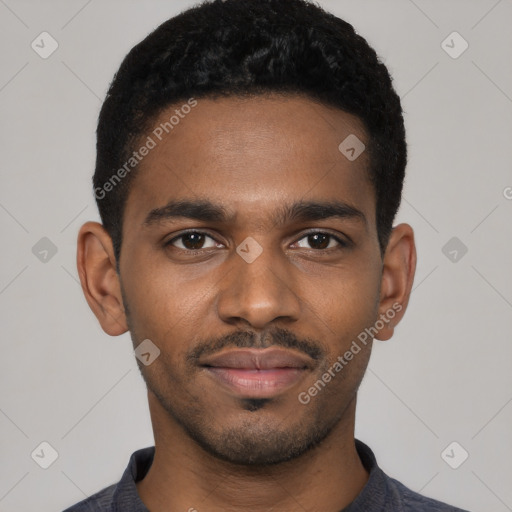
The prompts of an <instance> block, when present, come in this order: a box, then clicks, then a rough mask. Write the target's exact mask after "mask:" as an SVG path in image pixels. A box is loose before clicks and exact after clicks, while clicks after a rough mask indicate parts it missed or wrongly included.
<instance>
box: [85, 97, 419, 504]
mask: <svg viewBox="0 0 512 512" xmlns="http://www.w3.org/2000/svg"><path fill="white" fill-rule="evenodd" d="M174 108H175V106H173V107H169V109H166V111H164V112H162V115H161V118H160V119H159V120H157V121H156V122H155V125H157V124H158V123H159V122H161V121H162V120H166V119H169V117H170V115H172V113H173V110H174ZM350 134H355V135H356V136H357V137H358V138H359V139H360V140H362V141H363V142H365V143H367V136H366V133H365V131H364V128H363V126H362V124H361V123H360V121H359V120H358V119H357V118H355V117H354V116H351V115H349V114H347V113H344V112H342V111H340V110H338V109H334V108H330V107H327V106H324V105H321V104H319V103H316V102H314V101H312V100H311V99H309V98H306V97H301V96H288V97H284V96H279V95H272V96H268V97H254V98H250V99H249V98H245V99H241V98H223V99H217V100H210V99H198V105H197V107H195V109H193V110H192V112H191V113H190V114H188V115H187V116H186V117H185V118H184V119H182V120H181V121H180V123H179V125H177V126H175V128H174V129H173V131H172V132H171V133H170V134H168V135H166V136H165V137H164V138H163V139H162V141H161V142H159V143H158V145H157V146H156V147H155V148H154V149H152V150H151V152H150V153H149V154H148V155H147V156H146V157H145V158H144V160H143V161H142V162H141V164H139V167H138V169H137V175H136V176H135V178H134V181H133V184H132V188H131V191H130V194H129V196H128V200H127V204H126V210H125V217H124V221H123V244H122V248H121V256H120V272H119V274H117V273H116V267H115V258H114V252H113V248H112V243H111V239H110V237H109V236H108V234H107V232H106V231H105V230H104V228H103V227H102V226H101V225H100V224H98V223H94V222H88V223H86V224H85V225H84V226H82V228H81V230H80V233H79V237H78V255H77V262H78V269H79V275H80V279H81V283H82V287H83V291H84V294H85V297H86V299H87V301H88V303H89V305H90V307H91V309H92V310H93V312H94V313H95V315H96V316H97V318H98V320H99V322H100V324H101V326H102V328H103V329H104V331H105V332H106V333H108V334H110V335H112V336H116V335H120V334H122V333H124V332H126V331H127V330H130V333H131V336H132V339H133V343H134V346H137V345H138V344H139V343H140V342H141V341H142V340H144V339H150V340H152V342H153V343H154V344H155V345H157V346H158V348H159V349H160V355H159V357H157V358H156V359H155V360H154V362H153V363H151V364H150V365H148V366H144V365H143V364H142V363H140V362H139V367H140V370H141V373H142V375H143V377H144V379H145V381H146V384H147V386H148V400H149V408H150V413H151V420H152V424H153V431H154V437H155V446H156V454H155V459H154V462H153V465H152V467H151V468H150V470H149V472H148V475H147V476H146V477H145V478H144V480H142V481H140V482H138V483H137V489H138V492H139V494H140V496H141V499H142V500H143V501H144V503H145V504H146V506H147V507H148V508H149V509H150V510H151V511H152V512H159V511H163V510H189V509H191V508H195V509H197V510H198V511H199V512H200V511H201V510H208V511H220V510H237V511H261V512H263V511H267V510H280V511H295V510H299V509H300V510H308V511H318V510H322V511H327V512H328V511H333V512H334V511H339V510H341V509H342V508H343V507H345V506H347V505H348V504H349V503H350V502H352V501H353V500H354V498H355V497H356V496H357V495H358V494H359V492H360V491H361V489H362V488H363V486H364V485H365V483H366V481H367V478H368V475H367V472H366V470H365V469H364V467H363V466H362V464H361V461H360V460H359V457H358V455H357V452H356V450H355V444H354V419H355V407H356V396H357V389H358V386H359V384H360V382H361V380H362V378H363V375H364V372H365V369H366V366H367V363H368V359H369V357H370V351H371V342H370V343H368V344H367V345H366V346H362V349H361V351H360V352H358V353H357V354H356V355H354V357H353V359H352V360H351V361H350V362H349V363H348V364H347V365H346V366H344V367H343V369H342V370H341V371H339V372H337V373H336V376H335V377H334V378H332V379H331V380H330V382H329V383H328V384H327V385H326V386H325V387H323V388H322V390H321V391H319V392H318V393H317V394H316V396H314V397H312V398H311V401H310V402H309V403H308V404H302V403H300V402H299V400H298V396H299V393H300V392H304V391H307V390H308V389H309V388H310V387H311V386H313V384H314V383H315V382H316V381H317V380H318V379H320V378H321V377H322V375H323V374H324V373H325V372H326V371H327V370H328V369H329V368H331V367H332V365H333V364H334V363H335V361H336V359H337V357H338V356H340V355H343V354H344V353H345V352H346V351H347V350H348V349H349V348H350V346H351V343H352V342H353V341H354V340H356V339H357V336H358V334H360V333H361V332H363V331H364V330H365V328H368V327H370V326H373V325H374V324H375V323H376V321H377V320H378V318H379V316H380V315H383V314H386V312H387V311H390V310H391V309H393V304H395V305H396V304H398V305H400V307H401V309H400V311H395V315H394V317H393V319H392V320H391V321H389V322H388V323H385V325H384V327H383V328H382V329H380V331H379V333H378V334H377V335H376V337H377V338H378V339H380V340H387V339H389V338H390V337H391V336H392V334H393V329H394V327H395V326H396V324H397V323H398V322H399V321H400V319H401V318H402V316H403V314H404V312H405V309H406V307H407V303H408V299H409V295H410V292H411V287H412V283H413V277H414V272H415V266H416V253H415V245H414V236H413V231H412V229H411V227H410V226H409V225H407V224H400V225H398V226H395V227H394V229H393V232H392V235H391V237H390V241H389V243H388V246H387V249H386V252H385V254H384V257H382V256H381V254H380V250H379V244H378V237H377V230H376V221H375V194H374V191H373V188H372V185H371V183H370V181H369V176H368V172H367V166H368V159H367V154H366V153H365V152H363V154H362V155H361V156H360V157H359V158H357V159H356V160H354V161H349V160H348V159H347V158H346V157H345V156H344V155H343V154H342V153H341V152H340V151H339V149H338V146H339V144H340V143H341V141H343V140H344V139H345V138H346V137H347V136H348V135H350ZM199 199H201V200H208V201H211V202H212V203H215V204H218V205H221V206H223V207H224V209H225V210H226V212H227V215H228V220H227V221H204V220H196V219H190V218H170V219H162V218H160V219H159V220H157V221H155V222H153V223H151V224H150V225H145V224H144V221H145V219H146V217H147V215H148V214H149V212H150V211H152V210H153V209H156V208H161V207H163V206H165V205H166V204H167V203H168V201H170V200H191V201H197V200H199ZM297 201H315V202H332V201H339V202H343V203H345V204H347V205H350V206H351V207H353V208H355V209H357V210H359V211H360V212H362V214H363V215H364V219H363V218H362V217H360V216H355V217H353V216H349V217H345V218H338V217H332V218H326V219H321V220H304V219H303V220H300V219H299V220H298V219H295V220H286V221H285V222H280V221H279V219H277V218H275V214H276V212H279V211H281V210H282V208H283V206H286V205H291V204H292V203H294V202H297ZM281 220H283V219H281ZM190 229H193V230H196V231H199V232H201V233H204V234H205V235H207V236H206V237H205V238H201V237H199V238H197V235H196V238H195V239H190V238H186V237H185V238H181V239H176V237H177V236H179V235H180V234H183V231H184V230H190ZM311 230H314V231H316V232H318V233H324V234H330V235H333V236H335V237H336V236H337V237H339V238H340V240H342V241H343V242H345V244H344V245H340V244H339V243H338V242H337V241H336V240H335V239H333V238H329V237H328V238H325V237H323V238H321V239H315V238H311V236H308V235H311V233H310V231H311ZM210 237H211V238H210ZM247 237H252V238H253V239H254V240H256V242H257V243H258V244H259V246H260V247H261V249H262V252H261V254H260V255H259V256H258V257H257V258H256V259H255V260H254V261H252V262H251V263H248V262H247V261H245V260H244V259H243V258H242V257H241V256H240V254H239V253H237V251H236V248H237V247H238V246H239V245H240V244H242V242H244V241H245V239H246V238H247ZM171 240H173V242H172V243H171V244H170V245H167V246H166V245H165V244H166V243H167V242H169V241H171ZM191 248H192V249H194V248H196V249H197V250H196V252H194V251H191ZM251 250H252V249H251ZM187 251H188V252H187ZM237 346H238V347H253V348H266V347H271V346H278V347H286V348H287V350H290V351H291V352H293V353H296V354H301V355H302V356H303V357H305V358H307V360H308V367H307V369H305V370H304V371H302V372H301V377H300V378H299V380H298V381H296V382H294V383H293V384H292V385H291V386H289V387H287V388H286V389H284V390H282V391H280V392H278V393H276V394H274V395H272V396H271V397H270V398H268V399H266V400H248V399H246V398H243V397H241V396H239V395H238V394H237V393H236V392H234V391H233V390H230V389H228V388H226V387H225V386H223V385H222V384H221V383H219V381H218V380H217V379H215V378H214V377H212V375H211V372H209V371H208V370H207V369H205V368H204V367H202V366H200V363H201V361H202V359H201V356H200V357H195V356H197V355H198V354H199V355H200V354H203V355H204V354H217V353H222V352H225V351H228V350H230V349H233V348H234V347H237ZM312 356H314V357H312Z"/></svg>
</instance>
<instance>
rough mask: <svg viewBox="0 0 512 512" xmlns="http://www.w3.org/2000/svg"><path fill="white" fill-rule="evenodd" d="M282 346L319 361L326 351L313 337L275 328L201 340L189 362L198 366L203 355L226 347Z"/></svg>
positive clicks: (189, 356)
mask: <svg viewBox="0 0 512 512" xmlns="http://www.w3.org/2000/svg"><path fill="white" fill-rule="evenodd" d="M268 347H282V348H288V349H294V350H297V351H298V352H302V353H304V354H306V355H308V356H309V357H311V359H313V360H315V361H318V360H319V359H321V358H322V357H325V355H326V352H325V350H324V349H323V348H322V345H321V343H319V342H318V341H316V340H313V339H311V338H302V339H299V338H298V337H297V336H295V334H294V333H293V332H292V331H289V330H288V329H283V328H275V329H273V330H272V331H267V332H265V333H261V334H258V333H254V332H251V331H237V332H233V333H230V334H228V335H226V336H221V337H219V338H216V339H213V340H206V341H203V342H199V343H198V344H197V345H196V346H195V347H194V348H193V349H192V350H191V351H190V352H189V353H188V355H187V362H188V363H189V364H190V365H193V366H196V365H197V364H198V361H199V359H200V358H201V357H205V356H209V355H212V354H215V353H216V352H219V351H221V350H222V349H224V348H258V349H263V348H268Z"/></svg>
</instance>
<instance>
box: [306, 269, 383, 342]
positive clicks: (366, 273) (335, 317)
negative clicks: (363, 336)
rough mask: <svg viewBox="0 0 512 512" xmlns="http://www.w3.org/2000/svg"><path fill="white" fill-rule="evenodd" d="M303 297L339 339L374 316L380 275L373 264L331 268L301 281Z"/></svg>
mask: <svg viewBox="0 0 512 512" xmlns="http://www.w3.org/2000/svg"><path fill="white" fill-rule="evenodd" d="M304 283H305V288H304V291H303V293H304V295H303V296H304V298H305V299H306V300H307V302H308V306H309V307H311V308H312V309H313V310H314V313H315V315H316V316H317V317H318V318H319V319H321V320H322V322H323V324H324V325H325V329H326V332H327V334H329V332H330V333H331V334H332V335H333V337H335V338H336V339H338V340H346V339H347V337H349V336H353V335H357V333H358V332H360V331H361V330H363V329H364V328H365V327H367V326H368V325H371V324H372V323H373V322H374V321H375V318H376V316H377V312H378V301H379V284H380V274H379V271H378V267H377V266H375V265H360V267H358V266H355V265H351V266H350V267H349V266H347V267H346V268H336V269H331V270H330V271H329V273H328V274H326V275H324V276H318V277H317V278H315V279H314V280H311V279H307V278H306V279H304Z"/></svg>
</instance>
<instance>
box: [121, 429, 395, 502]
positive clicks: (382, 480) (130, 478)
mask: <svg viewBox="0 0 512 512" xmlns="http://www.w3.org/2000/svg"><path fill="white" fill-rule="evenodd" d="M355 443H356V450H357V453H358V455H359V458H360V459H361V462H362V464H363V466H364V467H365V469H366V471H368V473H369V478H368V482H367V483H366V485H365V486H364V488H363V490H362V491H361V492H360V493H359V495H358V496H357V498H356V499H355V500H354V501H353V502H352V503H351V504H350V505H349V506H348V507H346V508H344V509H343V511H341V512H351V511H353V510H354V511H355V510H385V507H386V503H384V502H383V501H382V500H383V499H384V501H385V497H386V496H388V495H389V494H388V492H387V490H388V489H387V488H388V481H387V478H386V475H385V474H384V472H383V471H382V470H381V469H380V468H379V466H378V465H377V460H376V458H375V455H374V453H373V452H372V450H371V449H370V448H369V447H368V446H367V445H366V444H364V443H363V442H361V441H359V440H358V439H356V440H355ZM154 456H155V447H154V446H149V447H147V448H141V449H140V450H137V451H136V452H134V453H133V454H132V455H131V457H130V461H129V463H128V467H127V468H126V469H125V471H124V473H123V476H122V477H121V480H120V481H119V483H118V484H117V486H116V490H115V491H114V494H113V496H112V505H113V507H112V510H113V512H123V511H124V512H125V511H126V510H130V512H149V511H148V509H147V508H146V506H145V505H144V503H143V502H142V500H141V499H140V496H139V493H138V492H137V487H136V485H135V483H136V482H138V481H139V480H142V479H143V478H144V477H145V476H146V474H147V472H148V471H149V468H150V467H151V464H152V463H153V458H154Z"/></svg>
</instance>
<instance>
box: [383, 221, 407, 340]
mask: <svg viewBox="0 0 512 512" xmlns="http://www.w3.org/2000/svg"><path fill="white" fill-rule="evenodd" d="M415 271H416V246H415V243H414V231H413V230H412V228H411V226H409V225H408V224H399V225H398V226H396V227H395V228H393V231H392V232H391V235H390V238H389V242H388V245H387V248H386V252H385V254H384V259H383V268H382V279H381V290H380V302H379V319H380V320H381V323H382V324H384V326H383V327H382V329H379V332H378V334H377V335H376V336H375V338H376V339H378V340H388V339H390V338H391V337H392V336H393V332H394V329H395V327H396V325H397V324H398V322H399V321H400V320H401V319H402V317H403V315H404V313H405V310H406V309H407V304H408V303H409V297H410V295H411V290H412V284H413V281H414V273H415Z"/></svg>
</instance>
